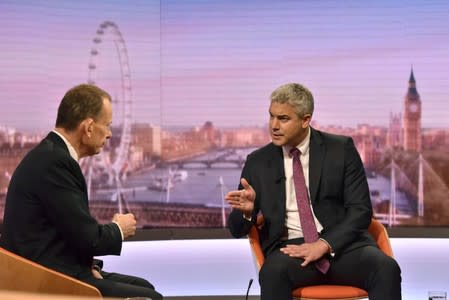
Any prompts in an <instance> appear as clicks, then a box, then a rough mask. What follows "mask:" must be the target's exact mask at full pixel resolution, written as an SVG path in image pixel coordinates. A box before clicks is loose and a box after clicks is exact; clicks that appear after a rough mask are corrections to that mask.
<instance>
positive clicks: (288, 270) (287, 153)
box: [225, 83, 401, 300]
mask: <svg viewBox="0 0 449 300" xmlns="http://www.w3.org/2000/svg"><path fill="white" fill-rule="evenodd" d="M313 109H314V100H313V96H312V93H311V92H310V91H309V90H308V89H307V88H305V87H304V86H302V85H300V84H297V83H290V84H285V85H282V86H280V87H279V88H277V89H276V90H275V91H274V92H273V93H272V94H271V105H270V108H269V115H270V121H269V129H270V134H271V139H272V142H271V143H270V144H268V145H266V146H264V147H262V148H260V149H258V150H256V151H254V152H252V153H251V154H249V155H248V157H247V160H246V162H245V166H244V167H243V171H242V175H241V179H240V185H239V189H238V190H235V191H230V192H229V193H228V194H227V195H226V197H225V199H226V200H227V202H228V203H229V204H230V205H231V207H232V212H231V214H230V216H229V220H228V225H229V229H230V231H231V233H232V235H233V236H234V237H242V236H245V235H247V234H248V232H249V230H250V228H251V226H253V225H254V224H255V222H256V219H257V215H258V214H262V215H263V216H264V219H265V223H264V226H263V228H262V230H261V232H260V239H261V245H262V249H263V251H264V255H265V262H264V264H263V266H262V268H261V270H260V273H259V283H260V286H261V300H273V299H282V300H286V299H287V300H288V299H292V291H293V289H295V288H298V287H301V286H309V285H318V284H336V285H351V286H357V287H360V288H363V289H365V290H367V291H368V294H369V298H370V300H388V299H391V300H399V299H401V271H400V268H399V266H398V264H397V262H396V261H395V260H394V259H393V258H391V257H389V256H387V255H385V254H384V253H383V252H382V251H381V250H380V249H379V248H378V247H377V245H376V243H375V241H374V240H373V239H372V237H371V236H370V234H369V233H368V231H367V229H368V226H369V224H370V222H371V218H372V215H373V212H372V206H371V200H370V194H369V189H368V183H367V179H366V176H365V171H364V167H363V164H362V161H361V159H360V156H359V154H358V152H357V150H356V148H355V146H354V143H353V141H352V139H351V138H350V137H345V136H339V135H333V134H329V133H325V132H321V131H318V130H315V129H313V128H312V127H311V126H310V121H311V118H312V114H313Z"/></svg>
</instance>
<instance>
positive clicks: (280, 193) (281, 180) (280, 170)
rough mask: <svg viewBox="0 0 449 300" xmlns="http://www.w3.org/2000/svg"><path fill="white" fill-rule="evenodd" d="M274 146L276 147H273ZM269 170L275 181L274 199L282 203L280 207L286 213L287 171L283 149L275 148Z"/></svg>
mask: <svg viewBox="0 0 449 300" xmlns="http://www.w3.org/2000/svg"><path fill="white" fill-rule="evenodd" d="M273 146H274V145H273ZM268 168H269V169H270V170H272V174H273V177H272V178H273V179H272V180H274V189H275V190H274V191H273V197H272V199H279V200H280V201H281V203H279V205H280V206H281V207H282V209H283V211H284V212H285V197H286V194H285V170H284V154H283V152H282V147H277V146H274V150H273V151H272V156H271V160H270V161H269V166H268Z"/></svg>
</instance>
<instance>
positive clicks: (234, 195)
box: [225, 178, 256, 217]
mask: <svg viewBox="0 0 449 300" xmlns="http://www.w3.org/2000/svg"><path fill="white" fill-rule="evenodd" d="M240 183H241V184H242V186H243V190H238V191H230V192H228V193H227V194H226V196H225V200H226V201H227V202H228V203H229V205H231V207H232V208H234V209H238V210H240V211H241V212H243V213H244V214H245V216H246V217H251V213H252V212H253V209H254V200H255V199H256V192H255V191H254V189H253V187H252V186H251V185H249V183H248V181H246V179H245V178H242V179H240Z"/></svg>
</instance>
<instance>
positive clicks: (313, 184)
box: [309, 128, 326, 203]
mask: <svg viewBox="0 0 449 300" xmlns="http://www.w3.org/2000/svg"><path fill="white" fill-rule="evenodd" d="M310 131H311V132H310V149H309V190H310V198H311V201H312V203H314V202H315V201H316V200H317V199H316V197H317V193H318V187H319V186H320V180H321V169H322V168H323V161H324V156H325V154H326V149H325V147H324V144H323V140H322V138H321V136H320V135H319V133H318V132H317V131H316V130H314V129H313V128H310Z"/></svg>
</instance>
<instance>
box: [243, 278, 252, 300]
mask: <svg viewBox="0 0 449 300" xmlns="http://www.w3.org/2000/svg"><path fill="white" fill-rule="evenodd" d="M251 284H253V279H252V278H251V279H250V280H249V283H248V289H246V296H245V300H248V294H249V289H250V288H251Z"/></svg>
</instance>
